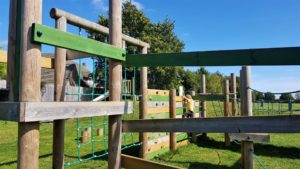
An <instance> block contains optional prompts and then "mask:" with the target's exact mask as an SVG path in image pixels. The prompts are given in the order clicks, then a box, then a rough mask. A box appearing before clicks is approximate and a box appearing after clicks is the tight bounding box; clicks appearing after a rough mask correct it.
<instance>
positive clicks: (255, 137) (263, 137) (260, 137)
mask: <svg viewBox="0 0 300 169" xmlns="http://www.w3.org/2000/svg"><path fill="white" fill-rule="evenodd" d="M229 137H230V140H231V141H234V140H237V141H254V142H265V143H269V142H270V135H269V134H267V133H229Z"/></svg>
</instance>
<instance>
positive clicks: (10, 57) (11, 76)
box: [6, 0, 19, 101]
mask: <svg viewBox="0 0 300 169" xmlns="http://www.w3.org/2000/svg"><path fill="white" fill-rule="evenodd" d="M16 20H17V0H11V1H10V5H9V29H8V30H9V32H8V53H7V76H6V88H7V89H9V101H14V100H17V99H18V98H15V97H17V96H15V97H14V93H15V92H19V91H15V89H17V87H18V86H17V84H19V82H16V83H14V81H18V80H19V79H17V77H18V75H16V73H17V72H15V69H16V68H17V65H16V60H17V57H16V45H17V44H16V43H17V40H16V38H17V31H16V28H17V26H16V25H17V22H16Z"/></svg>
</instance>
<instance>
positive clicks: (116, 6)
mask: <svg viewBox="0 0 300 169" xmlns="http://www.w3.org/2000/svg"><path fill="white" fill-rule="evenodd" d="M109 28H110V29H109V42H110V44H112V45H114V46H116V47H119V48H122V9H121V0H109ZM121 83H122V63H121V62H120V61H116V60H113V59H110V60H109V100H110V101H120V100H121V86H122V84H121ZM108 124H109V126H108V128H109V135H108V168H109V169H120V168H121V145H122V115H113V116H109V122H108Z"/></svg>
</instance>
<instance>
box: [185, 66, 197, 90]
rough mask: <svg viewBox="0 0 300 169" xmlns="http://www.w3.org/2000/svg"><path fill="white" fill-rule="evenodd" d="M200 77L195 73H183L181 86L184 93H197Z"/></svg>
mask: <svg viewBox="0 0 300 169" xmlns="http://www.w3.org/2000/svg"><path fill="white" fill-rule="evenodd" d="M199 79H200V76H199V74H198V73H197V72H192V71H190V70H187V71H183V75H182V81H183V82H182V85H183V86H184V89H185V91H186V92H189V91H196V92H199V89H200V85H199V84H200V83H199Z"/></svg>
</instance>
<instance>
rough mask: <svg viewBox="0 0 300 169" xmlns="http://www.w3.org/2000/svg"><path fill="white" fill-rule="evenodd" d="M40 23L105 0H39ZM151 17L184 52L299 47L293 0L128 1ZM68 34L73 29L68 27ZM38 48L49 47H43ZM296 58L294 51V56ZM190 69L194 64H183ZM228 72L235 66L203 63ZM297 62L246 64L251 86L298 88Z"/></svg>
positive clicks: (90, 10) (93, 9) (90, 11)
mask: <svg viewBox="0 0 300 169" xmlns="http://www.w3.org/2000/svg"><path fill="white" fill-rule="evenodd" d="M43 3H44V6H43V24H45V25H49V26H54V21H53V20H52V19H51V18H50V17H49V11H50V9H51V8H52V7H58V8H61V9H63V10H66V11H69V12H71V13H74V14H76V15H79V16H81V17H83V18H86V19H89V20H92V21H96V19H97V16H98V15H99V14H106V12H107V8H108V4H107V3H108V0H43ZM133 3H135V4H136V5H137V6H138V8H139V9H141V10H143V11H144V12H145V14H146V16H148V17H149V18H150V19H151V20H152V21H154V22H157V21H162V20H163V19H164V18H166V17H168V18H170V19H172V20H174V21H175V22H176V29H175V32H176V34H177V35H178V36H179V37H180V39H182V40H183V41H184V42H185V44H186V48H185V51H201V50H220V49H241V48H265V47H287V46H300V12H299V11H300V1H299V0H284V1H282V0H227V1H225V0H201V1H200V0H198V1H196V0H160V1H158V0H134V1H133ZM8 8H9V0H1V5H0V15H1V20H0V46H2V47H4V48H7V32H8ZM68 30H69V31H70V32H73V33H78V29H77V28H74V27H71V26H70V27H68ZM43 49H44V52H51V51H52V50H53V49H52V48H49V47H45V48H43ZM299 57H300V56H299ZM187 69H190V70H195V69H197V67H188V68H187ZM207 69H208V70H209V71H212V72H214V71H217V70H219V71H220V72H221V73H223V74H226V75H229V74H230V73H231V72H233V73H236V74H238V72H239V69H240V67H207ZM299 72H300V67H298V66H285V67H252V86H253V88H256V89H258V90H262V91H272V92H281V91H292V90H299V89H300V77H299Z"/></svg>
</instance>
